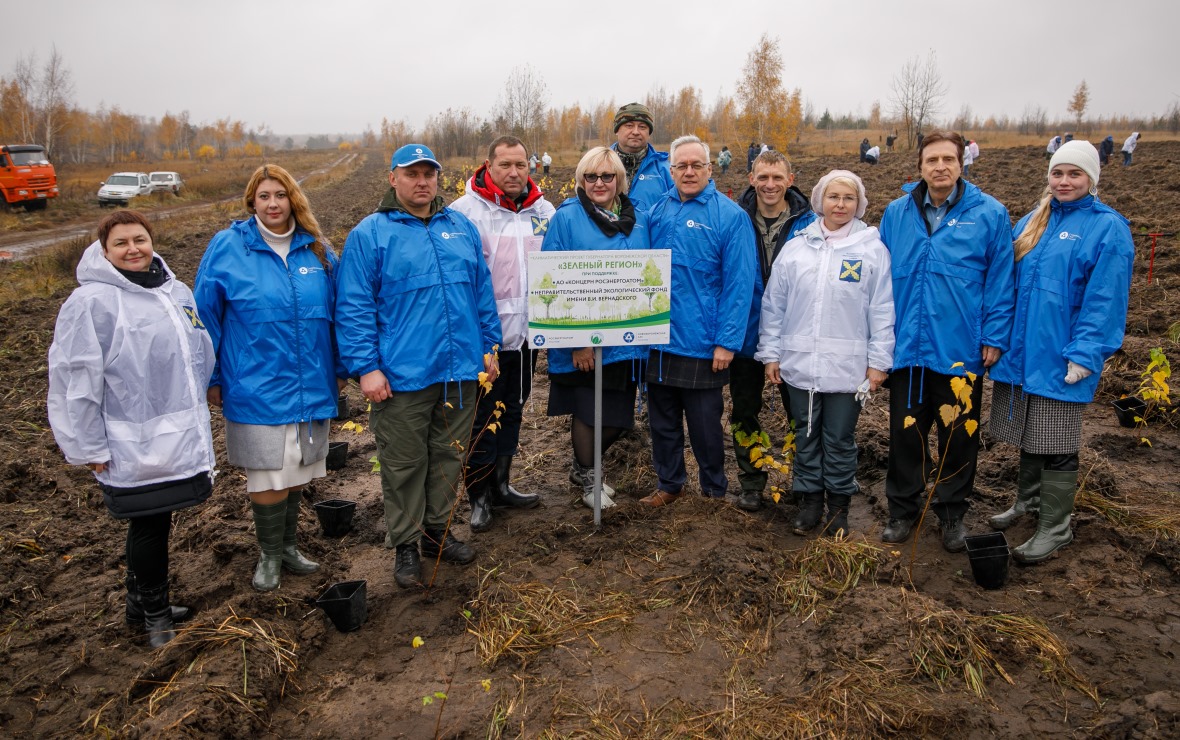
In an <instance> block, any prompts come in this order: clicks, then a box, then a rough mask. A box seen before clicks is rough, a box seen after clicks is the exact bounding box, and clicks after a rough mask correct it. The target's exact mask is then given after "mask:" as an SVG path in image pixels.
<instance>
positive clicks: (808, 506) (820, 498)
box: [794, 491, 824, 534]
mask: <svg viewBox="0 0 1180 740" xmlns="http://www.w3.org/2000/svg"><path fill="white" fill-rule="evenodd" d="M823 517H824V492H823V491H815V492H814V493H813V492H810V491H808V492H806V493H804V494H803V503H802V504H801V505H800V506H799V514H798V516H796V517H795V530H794V531H795V534H807V533H808V532H810V531H811V530H813V529H815V525H817V524H819V520H820V519H823Z"/></svg>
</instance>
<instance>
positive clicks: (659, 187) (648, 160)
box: [611, 144, 676, 211]
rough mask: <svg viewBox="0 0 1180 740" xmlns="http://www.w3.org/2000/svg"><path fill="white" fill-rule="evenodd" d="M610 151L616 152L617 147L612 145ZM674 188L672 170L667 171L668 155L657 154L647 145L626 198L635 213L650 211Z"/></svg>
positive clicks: (665, 153)
mask: <svg viewBox="0 0 1180 740" xmlns="http://www.w3.org/2000/svg"><path fill="white" fill-rule="evenodd" d="M611 149H614V150H615V151H616V152H617V151H619V145H618V144H612V145H611ZM674 187H676V183H674V182H672V170H670V169H668V153H667V152H657V151H656V149H655V147H653V146H652V145H651V144H648V145H647V155H646V156H645V157H644V158H643V161H642V162H640V163H639V171H638V172H636V173H635V177H634V179H632V180H631V183H630V188H629V189H628V190H627V197H629V198H630V199H631V203H632V204H633V205H634V206H635V210H636V211H650V210H651V207H652V205H653V204H654V203H655V202H656V201H657V200H659V199H660V198H661V197H663V195H664V193H666V192H668V191H669V190H670V189H671V188H674Z"/></svg>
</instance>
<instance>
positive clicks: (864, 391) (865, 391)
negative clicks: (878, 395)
mask: <svg viewBox="0 0 1180 740" xmlns="http://www.w3.org/2000/svg"><path fill="white" fill-rule="evenodd" d="M870 398H872V396H870V395H869V379H868V378H865V382H863V383H861V384H860V385H858V386H857V387H856V400H858V401H860V407H861V408H862V409H863V408H864V407H865V404H866V403H868V402H869V399H870Z"/></svg>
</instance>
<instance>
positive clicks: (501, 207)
mask: <svg viewBox="0 0 1180 740" xmlns="http://www.w3.org/2000/svg"><path fill="white" fill-rule="evenodd" d="M548 156H549V154H548V153H546V154H545V155H544V156H542V157H541V161H542V162H544V161H545V160H546V158H547V157H548ZM527 162H528V149H527V148H526V147H525V145H524V142H523V141H521V140H520V139H518V138H516V137H515V136H501V137H499V138H497V139H496V140H495V141H493V142H492V143H491V145H490V146H489V147H488V156H487V159H486V160H484V163H483V165H481V166H480V168H479V169H478V170H476V171H475V174H474V175H472V176H471V179H470V180H468V182H467V192H466V193H465V194H464V195H463V197H461V198H459V199H457V200H456V201H455V202H454V203H452V204H451V208H453V209H455V210H456V211H458V212H459V213H462V214H463V215H464V216H467V217H468V218H469V219H471V221H472V222H473V223H474V224H475V226H476V228H477V229H478V230H479V239H480V242H481V244H482V251H483V258H484V260H485V261H486V262H487V264H488V269H490V270H491V271H492V287H493V288H494V289H495V293H496V310H497V312H498V313H499V316H500V326H501V328H502V330H503V333H504V341H503V342H502V344H501V346H500V360H499V361H500V377H499V378H497V379H496V381H495V382H494V383H492V389H491V390H490V391H488V392H483V393H481V394H480V397H479V410H478V411H477V412H476V414H475V427H474V432H473V433H472V441H471V446H470V450H469V452H468V454H467V468H466V471H465V473H464V478H465V480H466V485H467V497H468V499H470V501H471V530H472V531H473V532H482V531H483V530H486V529H487V528H488V527H490V526H491V525H492V509H493V508H512V509H531V508H533V507H534V506H537V505H538V504H540V503H541V497H540V496H539V495H538V494H535V493H521V492H520V491H518V490H517V489H516V488H515V487H514V486H513V485H512V483H511V477H512V461H513V458H514V457H515V456H516V453H517V451H518V448H519V444H520V424H521V418H522V416H523V413H524V402H525V401H527V400H528V397H529V394H530V393H531V392H532V389H533V368H534V367H535V366H536V362H537V353H536V351H534V350H532V349H530V348H529V342H528V291H527V287H526V285H525V274H526V271H527V270H528V255H529V253H530V252H537V251H540V249H541V242H542V241H543V240H544V239H545V233H546V232H547V231H548V230H549V222H550V219H552V218H553V211H554V208H553V205H552V204H550V203H549V201H547V200H545V196H544V194H543V193H542V192H541V189H540V188H538V187H537V185H536V183H534V182H533V181H532V179H531V178H530V177H529V176H528V172H527V165H526V163H527ZM492 422H496V423H497V424H498V425H499V426H498V428H496V429H495V431H492V430H489V429H488V425H489V424H491V423H492Z"/></svg>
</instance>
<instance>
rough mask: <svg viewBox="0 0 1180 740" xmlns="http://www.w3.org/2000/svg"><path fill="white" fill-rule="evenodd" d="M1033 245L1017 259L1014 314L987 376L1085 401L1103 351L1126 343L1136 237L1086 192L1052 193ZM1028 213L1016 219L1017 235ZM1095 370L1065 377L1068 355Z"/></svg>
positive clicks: (1095, 381) (1061, 398) (1091, 390)
mask: <svg viewBox="0 0 1180 740" xmlns="http://www.w3.org/2000/svg"><path fill="white" fill-rule="evenodd" d="M1050 207H1051V209H1052V210H1051V211H1050V213H1049V224H1048V226H1046V228H1045V233H1044V234H1043V235H1042V236H1041V239H1040V241H1038V242H1037V246H1035V247H1033V249H1032V251H1031V252H1029V253H1028V254H1026V255H1025V256H1024V258H1023V259H1022V260H1020V261H1019V262H1017V263H1016V282H1017V292H1016V319H1015V320H1014V321H1013V323H1012V339H1011V342H1010V347H1009V349H1008V351H1007V352H1006V353H1005V354H1004V355H1003V357H1001V358H1000V361H999V362H997V363H996V365H995V366H994V367H993V368H992V369H991V376H992V379H994V380H997V381H1000V382H1004V383H1011V384H1013V385H1022V386H1024V391H1025V392H1026V393H1032V394H1034V395H1038V396H1044V397H1045V398H1055V399H1057V400H1059V401H1073V402H1080V403H1087V402H1089V401H1091V400H1093V398H1094V392H1095V391H1096V390H1097V389H1098V376H1099V375H1100V374H1101V373H1102V367H1103V365H1104V364H1105V363H1106V360H1107V358H1109V357H1110V356H1111V355H1112V354H1114V352H1115V350H1117V349H1118V348H1119V347H1121V346H1122V344H1123V331H1124V329H1125V327H1126V323H1127V301H1128V298H1129V296H1130V291H1131V266H1132V263H1133V262H1134V259H1135V245H1134V243H1133V242H1132V241H1131V230H1130V228H1128V226H1127V219H1125V218H1123V217H1122V215H1120V214H1119V213H1118V211H1115V210H1114V209H1113V208H1111V207H1110V206H1108V205H1106V204H1105V203H1102V202H1100V201H1098V200H1097V199H1095V198H1094V197H1092V196H1089V195H1087V196H1086V197H1084V198H1082V199H1081V200H1078V201H1074V202H1072V203H1058V202H1057V200H1056V199H1054V200H1053V201H1051V205H1050ZM1031 216H1032V214H1031V213H1030V214H1029V215H1027V216H1025V217H1024V218H1022V219H1021V220H1020V223H1018V224H1017V225H1016V230H1015V233H1016V235H1017V236H1019V235H1020V233H1022V232H1023V231H1024V229H1025V226H1026V225H1027V224H1028V220H1029V218H1031ZM1067 360H1072V361H1073V362H1076V363H1077V364H1079V365H1081V366H1082V367H1084V368H1086V369H1088V370H1090V371H1091V372H1092V373H1093V374H1092V375H1090V376H1089V377H1087V378H1085V379H1083V380H1079V381H1078V382H1077V383H1074V384H1073V385H1067V384H1066V383H1065V373H1066V361H1067Z"/></svg>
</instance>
